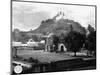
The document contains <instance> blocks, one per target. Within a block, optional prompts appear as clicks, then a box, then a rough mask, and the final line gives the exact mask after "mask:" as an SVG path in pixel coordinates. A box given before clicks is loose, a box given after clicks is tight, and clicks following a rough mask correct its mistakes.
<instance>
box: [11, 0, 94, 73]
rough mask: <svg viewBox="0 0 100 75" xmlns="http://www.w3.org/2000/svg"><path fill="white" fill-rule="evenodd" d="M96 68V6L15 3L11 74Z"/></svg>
mask: <svg viewBox="0 0 100 75" xmlns="http://www.w3.org/2000/svg"><path fill="white" fill-rule="evenodd" d="M92 69H96V6H95V5H82V4H67V3H50V2H36V1H22V0H21V1H20V0H18V1H17V0H12V1H11V74H12V75H21V74H34V73H46V72H62V71H63V72H67V71H78V70H92Z"/></svg>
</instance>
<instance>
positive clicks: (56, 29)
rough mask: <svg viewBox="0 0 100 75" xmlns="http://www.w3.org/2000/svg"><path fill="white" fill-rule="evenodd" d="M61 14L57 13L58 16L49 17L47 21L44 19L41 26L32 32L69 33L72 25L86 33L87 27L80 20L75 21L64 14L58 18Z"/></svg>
mask: <svg viewBox="0 0 100 75" xmlns="http://www.w3.org/2000/svg"><path fill="white" fill-rule="evenodd" d="M61 15H62V14H61V13H60V15H58V14H57V15H56V17H54V18H52V19H47V20H46V21H42V22H41V25H40V27H38V28H37V29H35V30H33V31H32V33H42V34H48V33H50V32H52V33H55V34H57V35H59V34H60V33H64V34H67V33H69V32H70V30H71V28H70V27H71V26H72V28H73V30H74V31H76V32H80V33H82V34H85V33H86V31H85V28H84V27H82V26H81V25H80V24H79V23H78V22H75V21H73V20H69V19H64V18H63V15H62V17H61V18H60V19H59V20H56V18H58V17H59V16H61Z"/></svg>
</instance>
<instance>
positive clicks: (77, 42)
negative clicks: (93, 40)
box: [66, 31, 85, 56]
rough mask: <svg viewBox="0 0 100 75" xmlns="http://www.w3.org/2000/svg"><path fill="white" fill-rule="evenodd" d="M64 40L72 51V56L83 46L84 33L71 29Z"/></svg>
mask: <svg viewBox="0 0 100 75" xmlns="http://www.w3.org/2000/svg"><path fill="white" fill-rule="evenodd" d="M66 41H67V42H68V47H69V49H70V50H71V51H73V52H74V56H76V52H77V51H79V50H80V49H81V48H82V46H83V43H84V41H85V35H83V34H80V33H79V32H76V31H71V32H69V34H68V36H67V38H66Z"/></svg>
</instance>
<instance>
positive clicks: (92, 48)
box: [85, 31, 96, 55]
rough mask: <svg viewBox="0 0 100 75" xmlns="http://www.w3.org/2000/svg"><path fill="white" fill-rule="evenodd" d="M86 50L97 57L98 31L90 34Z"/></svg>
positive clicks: (86, 42)
mask: <svg viewBox="0 0 100 75" xmlns="http://www.w3.org/2000/svg"><path fill="white" fill-rule="evenodd" d="M85 48H86V49H87V50H88V51H89V52H90V54H92V52H94V55H96V54H95V53H96V31H92V32H90V34H88V36H87V38H86V41H85Z"/></svg>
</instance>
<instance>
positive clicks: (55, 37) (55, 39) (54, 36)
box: [52, 35, 59, 51]
mask: <svg viewBox="0 0 100 75" xmlns="http://www.w3.org/2000/svg"><path fill="white" fill-rule="evenodd" d="M52 37H53V44H54V45H55V46H54V50H55V51H56V50H57V49H58V42H59V38H58V37H57V36H56V35H53V36H52Z"/></svg>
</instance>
